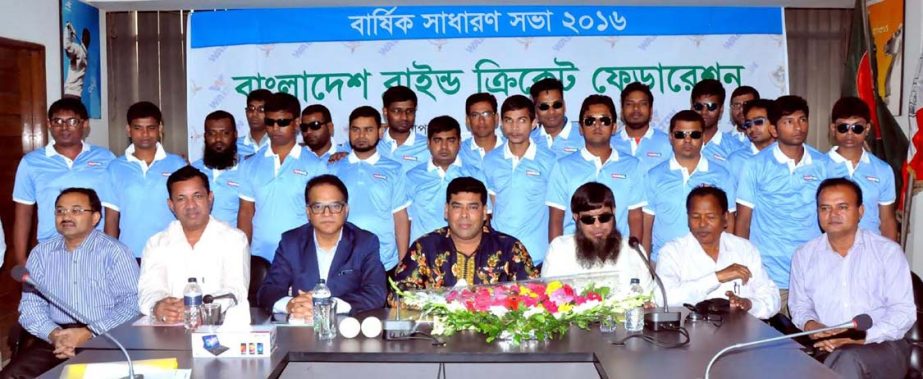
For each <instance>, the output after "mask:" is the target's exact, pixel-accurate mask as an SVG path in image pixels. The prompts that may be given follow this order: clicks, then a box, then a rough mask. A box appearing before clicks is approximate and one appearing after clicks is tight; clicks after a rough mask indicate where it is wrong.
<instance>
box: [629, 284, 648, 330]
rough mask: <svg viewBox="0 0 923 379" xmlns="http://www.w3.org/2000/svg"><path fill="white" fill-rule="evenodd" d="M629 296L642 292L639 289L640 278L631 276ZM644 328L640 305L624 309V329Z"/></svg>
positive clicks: (642, 310) (642, 311)
mask: <svg viewBox="0 0 923 379" xmlns="http://www.w3.org/2000/svg"><path fill="white" fill-rule="evenodd" d="M629 291H630V293H631V295H630V296H638V295H641V294H643V293H644V290H643V289H641V280H639V279H638V278H631V288H630V289H629ZM643 329H644V309H643V308H642V307H640V306H638V307H635V308H632V309H629V310H627V311H625V330H627V331H628V332H629V333H631V332H640V331H642V330H643Z"/></svg>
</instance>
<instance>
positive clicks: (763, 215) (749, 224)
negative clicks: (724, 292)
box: [734, 96, 828, 314]
mask: <svg viewBox="0 0 923 379" xmlns="http://www.w3.org/2000/svg"><path fill="white" fill-rule="evenodd" d="M776 106H777V107H778V108H779V114H780V115H781V116H780V118H779V121H778V122H776V124H775V127H774V128H773V135H775V136H776V140H777V141H776V144H775V145H772V146H771V147H769V148H767V149H764V150H763V151H761V152H760V153H759V154H757V155H756V156H754V157H753V158H751V159H750V160H749V161H748V162H747V163H745V164H744V166H743V170H742V172H741V174H740V180H739V181H738V184H737V226H736V227H735V228H734V232H735V233H736V234H737V235H738V236H740V237H743V238H748V239H750V241H751V242H753V244H754V245H756V247H757V248H758V249H759V251H760V254H761V255H762V258H763V266H765V267H766V271H767V272H768V273H769V278H770V279H772V280H773V281H774V282H776V286H778V287H779V289H780V295H781V297H782V313H784V314H787V313H788V307H787V303H788V282H789V273H790V270H791V265H792V255H793V254H795V249H797V248H798V247H799V246H801V245H802V244H804V243H805V242H807V241H810V240H811V239H813V238H815V237H817V236H819V235H820V233H821V231H820V229H819V228H818V226H817V206H816V204H815V199H814V195H815V194H816V193H817V187H818V186H819V185H820V182H821V181H823V180H824V179H826V178H827V177H828V175H827V162H826V161H827V157H826V156H825V155H824V154H823V153H821V152H819V151H817V150H815V149H814V148H813V147H811V146H808V145H807V144H805V143H804V141H805V139H806V138H807V136H808V103H807V102H806V101H804V99H802V98H800V97H798V96H782V97H780V98H778V99H776Z"/></svg>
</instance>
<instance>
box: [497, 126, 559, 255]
mask: <svg viewBox="0 0 923 379" xmlns="http://www.w3.org/2000/svg"><path fill="white" fill-rule="evenodd" d="M554 164H555V155H554V153H553V152H551V150H548V149H546V148H544V147H541V146H539V145H538V144H537V143H536V142H535V140H534V139H533V140H530V141H529V148H528V149H526V152H525V154H523V156H522V158H517V157H516V156H514V155H513V153H512V152H511V151H510V148H509V145H508V144H503V147H501V148H497V149H494V150H493V151H491V152H490V153H487V156H485V157H484V170H483V172H484V177H485V179H486V180H487V183H486V184H487V192H488V193H489V194H491V195H492V196H493V197H494V203H493V218H491V224H492V225H493V227H494V229H496V230H498V231H501V232H503V233H506V234H509V235H512V236H513V237H516V238H518V239H519V240H520V241H522V243H523V245H525V246H526V250H528V251H529V255H530V256H531V257H532V262H533V263H534V264H535V265H539V264H541V263H542V261H544V260H545V250H547V249H548V207H546V206H545V205H544V201H545V196H546V193H547V189H548V180H549V179H550V177H551V169H552V168H553V167H554Z"/></svg>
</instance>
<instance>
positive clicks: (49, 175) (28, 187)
mask: <svg viewBox="0 0 923 379" xmlns="http://www.w3.org/2000/svg"><path fill="white" fill-rule="evenodd" d="M114 159H115V155H114V154H112V152H111V151H109V150H107V149H105V148H103V147H99V146H96V145H92V144H90V143H87V142H84V143H83V148H82V150H81V151H80V153H79V154H77V157H76V158H75V159H74V160H73V161H72V160H70V158H67V157H65V156H63V155H61V154H58V151H57V150H55V149H54V147H53V146H52V145H51V144H49V145H47V146H45V147H44V148H41V149H36V150H34V151H32V152H30V153H28V154H26V155H25V156H24V157H23V158H22V160H21V161H20V162H19V167H18V168H17V169H16V181H15V182H14V183H13V201H15V202H17V203H20V204H25V205H36V208H37V214H38V228H37V230H36V234H37V235H38V241H39V242H45V241H47V240H49V239H51V238H53V237H55V236H57V235H58V230H57V229H56V228H55V216H54V208H55V199H57V198H58V195H59V194H61V190H63V189H65V188H70V187H80V188H91V189H93V190H95V191H96V194H97V195H98V196H99V197H100V198H101V199H102V198H103V197H104V196H106V197H107V196H108V195H107V191H108V190H109V188H110V187H109V176H108V174H107V173H106V169H107V168H108V167H109V163H110V162H112V160H114ZM103 213H105V212H103ZM103 224H104V220H102V219H100V220H99V225H97V226H96V229H99V230H102V229H103Z"/></svg>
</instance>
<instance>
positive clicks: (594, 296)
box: [586, 292, 603, 301]
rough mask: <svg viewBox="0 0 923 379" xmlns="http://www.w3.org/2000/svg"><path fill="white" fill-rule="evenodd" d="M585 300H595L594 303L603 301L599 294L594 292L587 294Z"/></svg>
mask: <svg viewBox="0 0 923 379" xmlns="http://www.w3.org/2000/svg"><path fill="white" fill-rule="evenodd" d="M586 299H587V300H596V301H602V300H603V298H602V296H599V294H598V293H596V292H587V294H586Z"/></svg>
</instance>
